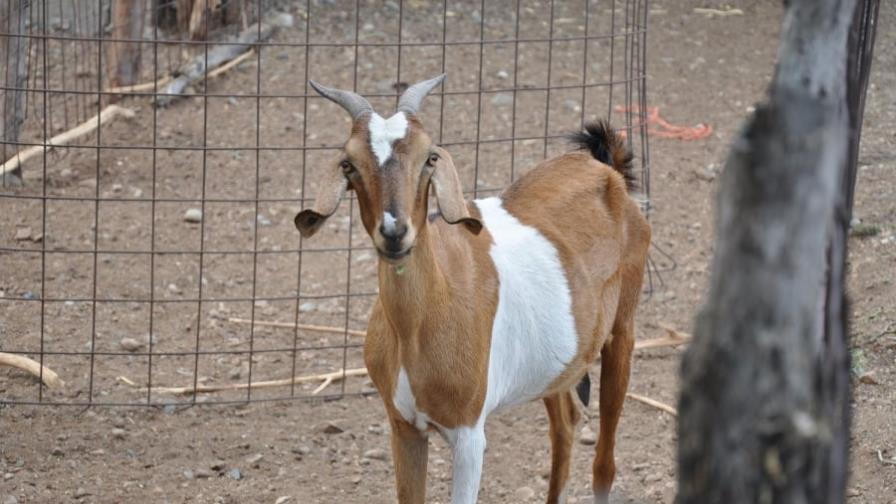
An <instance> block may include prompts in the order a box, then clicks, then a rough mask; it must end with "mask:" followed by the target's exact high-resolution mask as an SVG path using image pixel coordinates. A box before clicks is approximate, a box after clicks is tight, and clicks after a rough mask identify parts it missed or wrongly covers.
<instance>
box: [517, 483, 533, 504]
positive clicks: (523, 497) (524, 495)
mask: <svg viewBox="0 0 896 504" xmlns="http://www.w3.org/2000/svg"><path fill="white" fill-rule="evenodd" d="M513 496H514V497H515V500H516V501H517V502H521V501H527V500H529V499H531V498H533V497H535V490H532V489H531V488H529V487H527V486H524V487H519V488H517V489H516V491H515V492H513Z"/></svg>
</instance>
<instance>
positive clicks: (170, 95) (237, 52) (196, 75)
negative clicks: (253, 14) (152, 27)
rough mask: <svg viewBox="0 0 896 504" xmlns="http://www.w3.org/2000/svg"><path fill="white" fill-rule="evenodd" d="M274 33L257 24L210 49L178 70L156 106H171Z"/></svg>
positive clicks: (268, 25) (265, 26)
mask: <svg viewBox="0 0 896 504" xmlns="http://www.w3.org/2000/svg"><path fill="white" fill-rule="evenodd" d="M273 33H274V27H273V26H272V25H270V24H266V23H262V24H261V25H260V26H259V25H258V24H257V23H256V24H254V25H252V26H250V27H249V28H247V29H245V30H243V31H242V32H241V33H240V34H239V36H238V37H237V38H236V39H232V40H229V41H227V43H225V44H221V45H217V46H215V47H212V48H209V49H208V50H207V51H204V52H203V53H202V54H198V55H197V56H196V57H194V58H193V59H192V60H190V61H188V62H187V63H185V64H183V65H181V67H180V68H178V69H177V71H176V72H175V78H174V79H173V80H172V81H171V82H169V83H168V84H167V85H166V86H165V89H163V90H162V91H161V93H163V95H162V96H157V97H156V101H155V103H156V105H159V106H166V105H168V104H170V103H171V102H172V101H174V100H175V99H176V98H177V97H178V96H179V95H182V94H183V92H184V89H186V88H187V86H189V85H190V84H193V83H194V82H197V81H200V80H202V79H204V78H205V77H206V75H207V74H211V73H212V72H213V71H214V69H216V68H218V67H221V66H222V65H224V64H225V63H227V62H229V61H231V60H233V59H235V58H238V57H241V56H242V55H243V54H244V53H245V52H247V50H249V49H251V48H252V47H251V45H252V44H254V43H256V42H260V41H263V40H265V39H267V38H268V37H270V36H271V34H273Z"/></svg>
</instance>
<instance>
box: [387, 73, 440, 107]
mask: <svg viewBox="0 0 896 504" xmlns="http://www.w3.org/2000/svg"><path fill="white" fill-rule="evenodd" d="M443 80H445V74H442V75H440V76H438V77H433V78H432V79H429V80H425V81H423V82H418V83H416V84H414V85H413V86H411V87H409V88H407V90H405V92H404V93H403V94H402V95H401V99H400V100H398V110H399V111H401V112H405V113H407V114H416V113H417V110H419V109H420V104H421V103H422V102H423V99H424V98H426V95H428V94H429V92H430V91H432V90H433V88H434V87H436V86H438V85H439V84H441V83H442V81H443Z"/></svg>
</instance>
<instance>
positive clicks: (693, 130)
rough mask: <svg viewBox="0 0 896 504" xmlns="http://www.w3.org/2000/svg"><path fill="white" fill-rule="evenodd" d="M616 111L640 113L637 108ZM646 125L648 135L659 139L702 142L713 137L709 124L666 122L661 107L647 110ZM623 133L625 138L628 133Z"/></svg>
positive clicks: (617, 110)
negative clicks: (692, 124) (680, 124)
mask: <svg viewBox="0 0 896 504" xmlns="http://www.w3.org/2000/svg"><path fill="white" fill-rule="evenodd" d="M614 110H615V111H616V112H621V113H626V112H630V113H635V114H637V113H638V111H639V109H638V108H637V107H632V108H631V109H629V108H626V107H623V106H621V105H617V106H616V107H615V108H614ZM645 124H646V125H647V134H648V135H650V136H654V137H659V138H676V139H678V140H686V141H692V140H702V139H704V138H707V137H709V136H710V135H712V126H709V125H708V124H698V125H696V126H676V125H674V124H671V123H669V121H666V120H665V119H663V118H662V117H661V116H660V108H659V107H648V108H647V119H646V120H645ZM632 127H633V128H639V127H641V124H635V125H633V126H632ZM622 133H623V136H625V135H624V133H626V132H624V131H623V132H622Z"/></svg>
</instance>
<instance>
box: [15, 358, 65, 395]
mask: <svg viewBox="0 0 896 504" xmlns="http://www.w3.org/2000/svg"><path fill="white" fill-rule="evenodd" d="M0 366H10V367H14V368H18V369H22V370H24V371H27V372H28V373H30V374H31V375H33V376H34V377H35V378H38V379H43V382H44V385H46V386H47V387H49V388H57V387H64V386H65V382H64V381H62V380H61V379H60V378H59V375H57V374H56V373H55V372H53V370H51V369H50V368H48V367H47V366H41V365H40V363H39V362H37V361H35V360H32V359H29V358H28V357H25V356H24V355H16V354H11V353H6V352H0ZM41 368H43V371H41Z"/></svg>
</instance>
